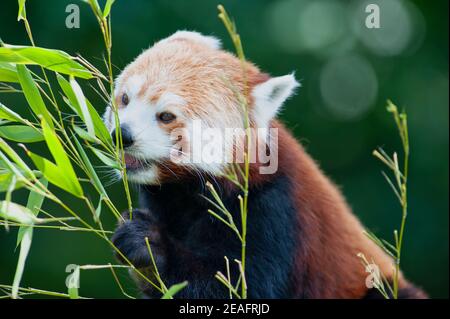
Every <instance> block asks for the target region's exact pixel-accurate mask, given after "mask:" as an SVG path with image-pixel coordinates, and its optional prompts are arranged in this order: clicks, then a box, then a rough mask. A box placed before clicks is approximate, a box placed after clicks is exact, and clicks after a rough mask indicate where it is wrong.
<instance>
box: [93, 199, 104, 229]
mask: <svg viewBox="0 0 450 319" xmlns="http://www.w3.org/2000/svg"><path fill="white" fill-rule="evenodd" d="M102 201H103V196H102V195H100V201H99V202H98V206H97V208H96V209H95V215H94V219H95V221H97V222H98V221H99V220H100V214H101V213H102Z"/></svg>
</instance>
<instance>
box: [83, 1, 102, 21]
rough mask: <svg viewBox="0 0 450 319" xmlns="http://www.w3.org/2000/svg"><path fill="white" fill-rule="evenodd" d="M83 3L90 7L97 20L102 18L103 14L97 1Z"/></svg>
mask: <svg viewBox="0 0 450 319" xmlns="http://www.w3.org/2000/svg"><path fill="white" fill-rule="evenodd" d="M84 2H86V3H88V4H89V5H90V6H91V7H92V10H93V11H94V13H95V15H96V16H97V17H98V18H101V17H102V15H103V13H102V10H101V9H100V5H99V4H98V2H97V0H84Z"/></svg>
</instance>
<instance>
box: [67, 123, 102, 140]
mask: <svg viewBox="0 0 450 319" xmlns="http://www.w3.org/2000/svg"><path fill="white" fill-rule="evenodd" d="M73 130H74V131H75V133H77V134H78V136H79V137H81V138H82V139H83V140H86V141H89V142H91V143H96V144H98V143H99V142H100V141H99V140H98V139H97V138H96V137H95V136H92V135H91V134H89V132H86V131H85V130H83V129H82V128H80V127H78V126H76V125H74V126H73Z"/></svg>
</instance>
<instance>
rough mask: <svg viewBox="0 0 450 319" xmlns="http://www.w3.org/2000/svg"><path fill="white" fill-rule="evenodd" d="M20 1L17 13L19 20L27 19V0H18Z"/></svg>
mask: <svg viewBox="0 0 450 319" xmlns="http://www.w3.org/2000/svg"><path fill="white" fill-rule="evenodd" d="M18 3H19V11H18V14H17V21H20V20H25V19H26V18H27V15H26V12H25V0H18Z"/></svg>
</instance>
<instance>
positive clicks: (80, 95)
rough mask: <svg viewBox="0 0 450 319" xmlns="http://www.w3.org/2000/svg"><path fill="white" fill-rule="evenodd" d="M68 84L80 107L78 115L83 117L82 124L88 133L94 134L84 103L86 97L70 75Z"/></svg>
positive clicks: (89, 115)
mask: <svg viewBox="0 0 450 319" xmlns="http://www.w3.org/2000/svg"><path fill="white" fill-rule="evenodd" d="M70 86H71V87H72V90H73V93H74V94H75V97H76V100H77V103H78V105H79V107H80V111H81V114H79V115H80V117H81V118H82V119H83V121H84V124H86V128H87V130H88V132H89V134H90V135H95V131H94V124H93V123H92V119H91V114H90V113H89V109H88V106H87V104H86V98H85V97H84V94H83V91H82V90H81V87H80V85H78V83H77V81H75V79H74V78H73V77H70Z"/></svg>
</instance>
